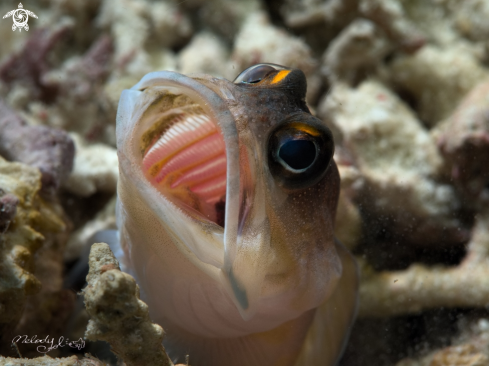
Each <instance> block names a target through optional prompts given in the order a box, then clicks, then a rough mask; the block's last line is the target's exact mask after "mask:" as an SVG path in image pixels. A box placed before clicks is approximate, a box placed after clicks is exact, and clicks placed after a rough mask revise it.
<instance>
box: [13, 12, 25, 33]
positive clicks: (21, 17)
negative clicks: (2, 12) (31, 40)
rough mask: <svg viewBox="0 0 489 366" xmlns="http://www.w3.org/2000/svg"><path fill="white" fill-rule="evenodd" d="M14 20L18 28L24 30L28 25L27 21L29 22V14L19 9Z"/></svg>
mask: <svg viewBox="0 0 489 366" xmlns="http://www.w3.org/2000/svg"><path fill="white" fill-rule="evenodd" d="M12 19H13V21H14V24H15V25H16V26H17V27H19V28H23V27H25V26H26V25H27V21H28V20H29V14H27V12H26V11H25V10H24V9H17V10H15V12H14V14H13V17H12Z"/></svg>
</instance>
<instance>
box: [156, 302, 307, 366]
mask: <svg viewBox="0 0 489 366" xmlns="http://www.w3.org/2000/svg"><path fill="white" fill-rule="evenodd" d="M314 314H315V311H314V310H311V311H308V312H306V313H304V314H302V315H301V316H300V317H298V318H296V319H293V320H290V321H288V322H284V323H282V324H280V325H278V326H277V327H276V328H274V329H270V330H268V331H264V332H258V333H250V334H247V335H243V336H238V337H204V336H198V335H195V334H192V333H189V332H188V331H185V330H183V329H181V328H179V327H177V326H175V325H172V324H169V323H167V324H166V325H163V327H164V329H165V332H166V336H165V339H164V342H163V344H164V346H165V350H166V351H167V353H168V354H169V356H170V358H171V359H172V361H173V362H175V363H180V362H185V359H186V356H188V357H189V360H188V361H189V363H190V364H192V365H195V366H201V365H202V366H203V365H211V366H249V365H253V366H270V365H276V366H293V365H295V363H296V360H297V358H298V357H299V354H300V352H301V351H302V348H303V343H304V341H305V339H306V336H307V332H308V330H309V327H310V325H311V322H312V321H313V318H314Z"/></svg>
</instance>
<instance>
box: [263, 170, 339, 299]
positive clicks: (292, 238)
mask: <svg viewBox="0 0 489 366" xmlns="http://www.w3.org/2000/svg"><path fill="white" fill-rule="evenodd" d="M273 189H278V190H281V191H282V192H281V194H280V193H279V192H276V194H273ZM338 192H339V176H338V172H337V170H336V167H335V166H334V167H332V169H331V170H330V171H328V172H327V173H326V175H325V177H324V179H322V180H321V181H320V182H319V183H317V184H316V185H314V186H312V187H309V188H306V189H302V190H297V191H289V192H287V197H286V199H280V198H277V197H280V196H283V194H284V192H283V189H282V188H280V187H278V186H275V188H272V189H271V192H270V193H271V194H270V197H271V202H270V204H269V206H268V207H267V215H268V218H269V220H270V227H271V240H270V242H271V251H272V253H273V254H272V259H271V261H270V262H271V264H270V273H273V275H269V276H267V283H266V286H267V287H268V288H269V291H272V289H274V290H275V291H277V289H278V288H285V287H288V288H290V289H292V290H291V291H294V292H295V295H294V296H292V298H291V301H290V304H289V305H290V306H291V307H292V308H295V309H304V308H310V307H313V306H318V305H319V304H320V303H322V302H323V301H324V300H325V299H327V298H328V297H329V296H330V294H331V293H332V292H333V290H334V289H335V286H336V284H337V280H338V278H339V277H340V276H341V261H340V259H339V257H338V253H337V252H336V249H335V244H334V233H333V227H334V215H335V211H336V203H337V195H338ZM274 197H275V199H274Z"/></svg>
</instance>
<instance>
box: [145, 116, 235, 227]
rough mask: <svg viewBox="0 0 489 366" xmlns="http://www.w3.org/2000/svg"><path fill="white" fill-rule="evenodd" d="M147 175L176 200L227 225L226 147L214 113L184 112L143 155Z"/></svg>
mask: <svg viewBox="0 0 489 366" xmlns="http://www.w3.org/2000/svg"><path fill="white" fill-rule="evenodd" d="M143 167H144V170H145V171H146V172H147V176H148V177H149V179H150V180H151V181H152V183H153V184H154V185H156V186H157V187H158V188H159V189H160V191H161V192H162V193H163V194H165V195H166V196H167V197H169V198H170V199H172V201H174V202H176V203H180V204H183V206H186V207H191V208H193V209H194V210H196V211H198V212H199V213H200V214H201V215H202V216H204V217H205V218H207V219H208V220H210V221H213V222H215V223H216V224H218V225H220V226H222V227H224V206H225V205H224V203H225V199H226V149H225V145H224V139H223V136H222V134H221V132H220V130H219V128H218V127H217V123H216V122H215V121H213V120H212V119H211V118H210V117H208V116H206V115H204V114H199V115H194V114H189V113H182V114H179V115H178V116H176V117H175V118H174V119H173V120H172V122H171V123H170V127H169V128H168V129H167V130H166V131H165V132H164V133H163V134H162V135H160V136H158V138H156V139H155V141H153V143H152V145H150V147H149V149H148V150H147V152H146V153H145V154H144V157H143Z"/></svg>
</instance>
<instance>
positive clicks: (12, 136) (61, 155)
mask: <svg viewBox="0 0 489 366" xmlns="http://www.w3.org/2000/svg"><path fill="white" fill-rule="evenodd" d="M0 154H1V155H2V156H3V157H5V158H6V159H8V160H11V161H19V162H22V163H25V164H28V165H31V166H33V167H36V168H39V170H40V171H41V173H42V189H43V192H44V193H49V194H54V192H55V191H56V190H57V189H58V188H59V186H60V184H61V181H62V180H63V179H65V178H66V177H67V176H68V175H69V173H70V172H71V169H72V168H73V158H74V155H75V146H74V144H73V141H72V140H71V138H70V136H69V135H68V134H67V133H66V132H64V131H61V130H57V129H54V128H50V127H47V126H28V125H27V124H26V123H25V122H24V120H23V119H22V118H21V117H20V116H19V115H18V114H17V113H16V112H15V111H14V110H13V109H11V108H10V107H8V106H7V105H6V104H5V103H4V102H3V101H2V100H0Z"/></svg>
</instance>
